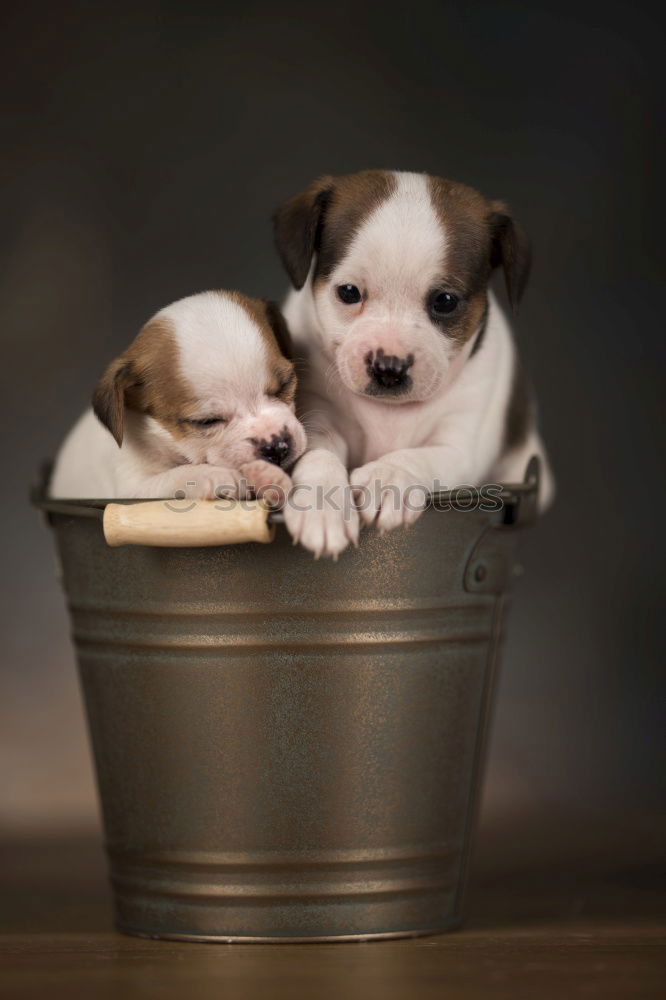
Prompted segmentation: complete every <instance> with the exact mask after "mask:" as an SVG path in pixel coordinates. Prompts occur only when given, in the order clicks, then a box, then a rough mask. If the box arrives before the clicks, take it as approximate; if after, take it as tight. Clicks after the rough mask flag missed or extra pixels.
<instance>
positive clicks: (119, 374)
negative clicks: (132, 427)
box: [92, 354, 135, 447]
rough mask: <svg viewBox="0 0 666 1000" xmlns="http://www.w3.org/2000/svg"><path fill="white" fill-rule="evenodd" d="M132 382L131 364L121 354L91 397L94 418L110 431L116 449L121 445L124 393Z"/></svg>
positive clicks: (112, 363) (105, 373) (103, 376)
mask: <svg viewBox="0 0 666 1000" xmlns="http://www.w3.org/2000/svg"><path fill="white" fill-rule="evenodd" d="M134 382H135V379H134V378H133V376H132V363H131V361H128V360H127V358H126V357H124V356H123V355H122V354H121V356H120V357H119V358H116V359H115V361H112V362H111V364H110V365H109V367H108V368H107V369H106V371H105V372H104V374H103V375H102V377H101V379H100V380H99V382H98V383H97V385H96V386H95V391H94V392H93V396H92V406H93V410H94V412H95V416H96V417H97V418H98V420H100V421H101V422H102V423H103V424H104V426H105V427H107V428H108V429H109V430H110V431H111V433H112V434H113V436H114V438H115V439H116V443H117V444H118V447H120V445H121V444H122V443H123V425H124V413H125V393H126V391H127V390H128V389H129V388H130V386H132V385H134Z"/></svg>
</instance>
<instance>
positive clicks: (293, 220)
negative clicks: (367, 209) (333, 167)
mask: <svg viewBox="0 0 666 1000" xmlns="http://www.w3.org/2000/svg"><path fill="white" fill-rule="evenodd" d="M332 192H333V178H332V177H320V178H319V180H317V181H315V182H314V184H311V185H310V187H309V188H306V190H305V191H301V193H300V194H297V195H294V197H293V198H290V199H289V201H286V202H285V203H284V205H281V206H280V208H278V210H277V212H276V213H275V215H274V216H273V227H274V231H275V245H276V246H277V250H278V253H279V254H280V259H281V260H282V263H283V264H284V267H285V270H286V272H287V274H288V275H289V277H290V278H291V283H292V285H293V286H294V288H302V287H303V285H304V284H305V281H306V279H307V276H308V272H309V270H310V264H311V263H312V258H313V256H314V254H315V253H316V252H317V250H318V249H319V242H320V236H321V227H322V222H323V219H324V213H325V211H326V205H327V203H328V201H329V199H330V197H331V194H332Z"/></svg>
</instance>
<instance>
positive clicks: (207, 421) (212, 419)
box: [186, 417, 226, 427]
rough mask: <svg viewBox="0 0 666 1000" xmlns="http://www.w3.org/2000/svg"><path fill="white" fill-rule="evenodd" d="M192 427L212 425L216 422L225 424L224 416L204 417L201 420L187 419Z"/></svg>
mask: <svg viewBox="0 0 666 1000" xmlns="http://www.w3.org/2000/svg"><path fill="white" fill-rule="evenodd" d="M186 423H188V424H191V425H192V427H214V426H215V425H216V424H226V420H225V419H224V417H204V418H203V419H202V420H187V421H186Z"/></svg>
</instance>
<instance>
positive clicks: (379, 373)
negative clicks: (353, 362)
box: [365, 347, 414, 395]
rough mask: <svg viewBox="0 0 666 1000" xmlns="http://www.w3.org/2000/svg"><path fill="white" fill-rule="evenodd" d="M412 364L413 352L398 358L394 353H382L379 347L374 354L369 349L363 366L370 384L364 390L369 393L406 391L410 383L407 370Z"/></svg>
mask: <svg viewBox="0 0 666 1000" xmlns="http://www.w3.org/2000/svg"><path fill="white" fill-rule="evenodd" d="M413 364H414V355H413V354H408V355H407V357H406V358H398V357H396V356H395V355H394V354H384V351H383V349H382V348H381V347H380V348H379V350H378V351H377V353H376V354H374V353H373V352H372V351H369V353H368V354H367V355H366V357H365V367H366V369H367V372H368V375H369V376H370V386H369V387H368V389H367V390H366V391H369V392H370V393H371V395H372V394H373V393H374V394H378V393H398V392H406V391H407V390H408V389H409V388H410V386H411V384H412V380H411V377H410V376H409V374H408V372H409V369H410V368H411V367H412V365H413Z"/></svg>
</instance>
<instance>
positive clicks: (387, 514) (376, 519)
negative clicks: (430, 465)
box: [349, 459, 427, 532]
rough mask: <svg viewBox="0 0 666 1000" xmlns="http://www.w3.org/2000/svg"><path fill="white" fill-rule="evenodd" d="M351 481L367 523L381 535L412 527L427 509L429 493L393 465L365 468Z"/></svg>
mask: <svg viewBox="0 0 666 1000" xmlns="http://www.w3.org/2000/svg"><path fill="white" fill-rule="evenodd" d="M349 481H350V483H351V485H352V488H353V490H354V494H355V498H356V504H357V506H358V509H359V513H360V515H361V517H362V519H363V521H364V522H365V524H374V525H375V527H376V528H377V529H378V531H380V532H384V531H391V530H392V529H393V528H399V527H409V525H411V524H414V522H415V521H416V520H417V519H418V518H419V517H420V516H421V514H422V512H423V510H424V509H425V507H426V502H427V493H426V492H425V490H424V488H423V487H422V485H421V484H419V483H418V481H417V479H416V478H415V476H414V474H413V473H412V472H410V471H409V470H407V469H405V468H402V467H401V466H398V465H396V464H395V463H393V462H389V461H383V460H382V459H378V460H377V461H376V462H369V463H368V464H367V465H362V466H361V467H360V468H359V469H354V471H353V472H352V474H351V476H350V477H349Z"/></svg>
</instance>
